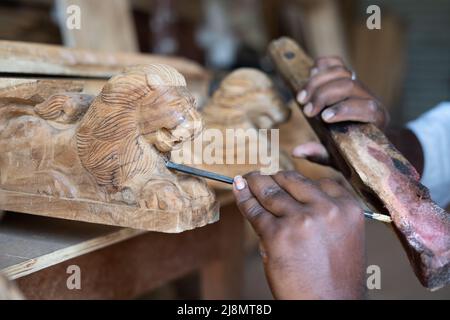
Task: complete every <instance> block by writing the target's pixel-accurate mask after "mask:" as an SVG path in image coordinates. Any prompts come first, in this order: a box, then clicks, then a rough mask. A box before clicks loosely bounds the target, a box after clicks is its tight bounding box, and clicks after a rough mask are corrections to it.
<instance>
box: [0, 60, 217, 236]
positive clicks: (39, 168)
mask: <svg viewBox="0 0 450 320" xmlns="http://www.w3.org/2000/svg"><path fill="white" fill-rule="evenodd" d="M52 84H53V83H52V82H51V81H50V80H42V81H31V80H25V79H19V80H15V81H12V82H10V86H6V87H4V88H2V89H0V128H1V131H0V148H1V149H2V150H3V151H4V152H3V153H2V154H1V155H0V176H1V179H0V198H1V204H0V205H1V206H2V208H3V209H6V210H13V211H19V212H26V213H34V214H40V215H47V216H54V217H60V218H66V219H75V220H81V221H87V222H94V223H104V224H112V225H119V226H125V227H132V228H138V229H146V230H153V231H164V232H181V231H184V230H187V229H192V228H195V227H199V226H203V225H205V224H207V223H211V222H214V221H216V220H217V219H218V207H217V203H216V202H215V200H214V195H213V193H212V191H210V190H209V189H208V188H207V186H206V184H205V182H204V181H203V180H200V179H197V178H194V177H190V176H186V175H181V174H174V173H172V172H170V171H169V170H167V169H166V167H165V163H164V158H163V156H167V154H168V152H170V151H171V150H172V148H174V147H176V146H177V145H180V144H181V143H182V142H183V141H186V140H189V139H192V138H193V137H195V136H196V135H197V134H198V133H199V132H200V131H201V118H200V116H199V115H198V113H197V111H196V109H195V106H194V99H193V98H192V96H191V95H190V94H189V92H188V90H187V89H186V81H185V79H184V77H183V76H182V75H181V74H180V73H178V72H177V71H176V70H175V69H173V68H172V67H169V66H166V65H145V66H139V67H132V68H129V69H128V71H126V72H125V73H123V74H121V75H116V76H115V77H113V78H111V80H109V81H108V82H107V83H106V84H105V85H104V87H103V89H102V92H101V93H100V94H99V95H98V96H97V97H93V96H90V95H87V94H83V93H81V91H82V90H83V86H82V82H77V81H72V80H61V83H60V85H59V86H53V85H52ZM5 85H6V84H5ZM62 89H64V90H62Z"/></svg>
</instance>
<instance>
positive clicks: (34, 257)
mask: <svg viewBox="0 0 450 320" xmlns="http://www.w3.org/2000/svg"><path fill="white" fill-rule="evenodd" d="M144 232H145V231H143V230H135V229H130V228H119V227H109V226H102V225H93V224H87V223H81V222H71V221H66V220H59V219H56V220H55V219H50V218H45V217H38V216H25V215H23V214H17V213H9V214H7V215H6V217H5V218H4V220H3V221H2V223H1V224H0V242H1V243H4V244H8V245H7V246H2V248H1V252H0V269H1V271H2V273H3V274H4V275H6V276H7V277H8V278H10V279H17V278H20V277H23V276H26V275H28V274H31V273H33V272H37V271H39V270H42V269H44V268H47V267H49V266H52V265H55V264H58V263H61V262H62V261H66V260H69V259H72V258H75V257H78V256H80V255H83V254H86V253H89V252H92V251H95V250H98V249H101V248H104V247H106V246H109V245H112V244H114V243H117V242H120V241H123V240H126V239H129V238H132V237H134V236H137V235H139V234H143V233H144Z"/></svg>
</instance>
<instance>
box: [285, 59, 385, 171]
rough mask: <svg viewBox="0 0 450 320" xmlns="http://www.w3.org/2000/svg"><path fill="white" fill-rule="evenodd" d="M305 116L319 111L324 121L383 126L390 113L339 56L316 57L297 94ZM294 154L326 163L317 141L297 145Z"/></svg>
mask: <svg viewBox="0 0 450 320" xmlns="http://www.w3.org/2000/svg"><path fill="white" fill-rule="evenodd" d="M297 101H298V102H299V103H300V104H301V105H302V107H303V112H304V114H305V116H306V117H315V116H317V115H320V117H321V118H322V120H323V121H325V122H327V123H335V122H342V121H358V122H366V123H373V124H375V125H376V126H378V127H379V128H381V129H384V128H385V126H386V125H387V123H388V121H389V115H388V113H387V112H386V109H385V108H384V106H383V104H382V103H381V102H380V100H379V99H377V98H376V97H375V96H374V95H373V94H372V93H371V92H370V91H369V90H368V89H367V88H366V87H365V86H364V84H362V83H361V82H360V81H359V80H357V79H352V72H351V71H350V70H349V69H348V68H346V67H345V65H344V63H343V61H342V59H340V58H338V57H323V58H319V59H317V60H316V61H315V63H314V66H313V67H312V68H311V73H310V78H309V81H308V82H307V83H306V84H305V86H304V87H303V89H302V90H301V91H300V92H299V93H298V95H297ZM293 156H294V157H297V158H306V159H309V160H311V161H313V162H317V163H321V164H329V159H328V153H327V151H326V149H325V148H324V147H323V146H322V145H321V144H319V143H316V142H310V143H305V144H302V145H300V146H297V147H296V148H295V149H294V150H293Z"/></svg>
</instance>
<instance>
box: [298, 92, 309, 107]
mask: <svg viewBox="0 0 450 320" xmlns="http://www.w3.org/2000/svg"><path fill="white" fill-rule="evenodd" d="M306 95H307V93H306V90H302V91H300V93H299V94H298V97H297V100H298V102H300V103H301V104H304V103H305V102H306V101H305V100H306Z"/></svg>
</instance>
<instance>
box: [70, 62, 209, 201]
mask: <svg viewBox="0 0 450 320" xmlns="http://www.w3.org/2000/svg"><path fill="white" fill-rule="evenodd" d="M201 129H202V127H201V120H200V116H199V114H198V113H197V111H196V110H195V104H194V99H193V98H192V96H191V95H190V94H189V92H188V90H187V89H186V82H185V80H184V77H183V76H182V75H181V74H180V73H178V72H177V71H176V70H175V69H173V68H171V67H169V66H165V65H148V66H138V67H134V68H133V69H130V70H129V71H127V72H125V73H124V74H122V75H118V76H115V77H113V78H111V79H110V80H109V81H108V83H107V84H106V85H105V86H104V87H103V90H102V92H101V94H100V95H99V96H97V98H96V99H95V100H94V102H93V103H92V105H91V106H90V107H89V109H88V111H87V113H86V114H85V116H84V117H83V119H82V120H81V123H80V125H79V127H78V130H77V147H78V155H79V158H80V160H81V163H82V164H83V166H84V167H85V168H86V169H87V170H88V171H89V172H90V173H91V174H92V175H93V176H94V178H95V180H96V182H97V183H98V184H99V185H100V186H104V187H105V188H106V190H108V192H111V193H112V192H117V191H119V190H121V189H122V188H123V187H124V186H126V185H127V184H128V183H129V182H130V181H139V183H138V184H141V183H142V184H145V183H146V181H147V180H146V179H147V177H149V175H150V174H151V173H152V172H153V170H155V166H156V162H157V160H158V157H160V155H159V154H158V153H157V152H155V149H156V150H158V151H159V152H164V153H165V152H170V151H171V150H172V148H174V147H176V146H177V145H178V144H180V143H182V142H183V141H186V140H189V139H192V138H193V137H194V136H195V135H196V134H198V133H199V132H200V131H201ZM151 146H153V147H154V149H153V150H154V151H152V147H151ZM138 187H139V186H138Z"/></svg>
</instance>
